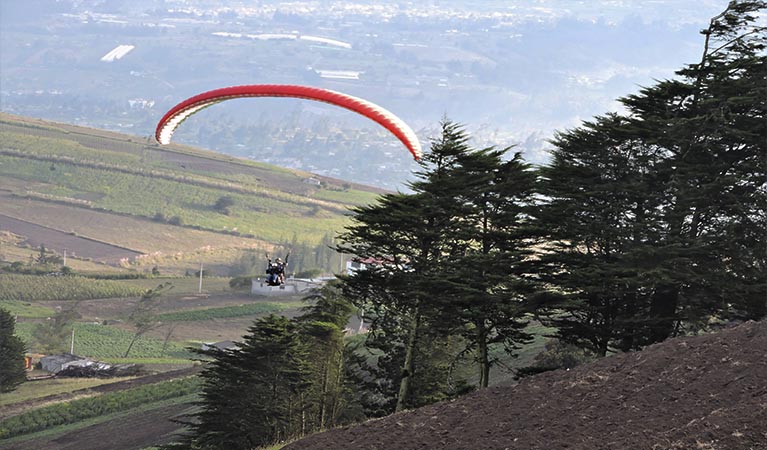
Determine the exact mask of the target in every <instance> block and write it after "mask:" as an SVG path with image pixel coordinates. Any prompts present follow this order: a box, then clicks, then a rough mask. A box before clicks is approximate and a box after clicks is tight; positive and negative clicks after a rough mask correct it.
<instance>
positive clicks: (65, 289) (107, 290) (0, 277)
mask: <svg viewBox="0 0 767 450" xmlns="http://www.w3.org/2000/svg"><path fill="white" fill-rule="evenodd" d="M0 286H2V290H0V300H8V301H14V300H17V301H33V300H88V299H97V298H114V297H137V296H140V295H141V293H142V291H141V290H140V289H137V288H135V287H133V286H131V285H128V284H125V283H124V282H122V281H113V280H94V279H90V278H84V277H79V276H66V277H47V276H36V275H19V274H10V273H0Z"/></svg>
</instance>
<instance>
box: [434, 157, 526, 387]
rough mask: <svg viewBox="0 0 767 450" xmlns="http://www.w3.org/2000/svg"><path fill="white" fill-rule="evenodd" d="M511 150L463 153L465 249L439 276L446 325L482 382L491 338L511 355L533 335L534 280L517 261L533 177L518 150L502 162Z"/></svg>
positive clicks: (522, 250) (520, 256)
mask: <svg viewBox="0 0 767 450" xmlns="http://www.w3.org/2000/svg"><path fill="white" fill-rule="evenodd" d="M507 152H508V149H504V150H495V149H483V150H478V151H473V152H471V153H467V154H466V155H463V156H462V157H461V164H460V166H459V167H457V168H456V170H455V174H454V177H456V178H457V179H459V180H462V182H461V184H462V185H463V189H462V191H461V193H460V195H459V196H458V197H457V198H456V199H455V201H456V202H457V203H458V204H459V205H461V206H462V208H463V212H462V219H461V220H460V222H459V225H460V227H461V229H460V234H459V236H460V240H461V241H462V248H463V250H462V254H461V255H458V256H456V257H454V258H453V259H452V260H450V261H447V262H446V268H445V269H444V275H442V278H441V279H438V280H437V281H438V283H439V284H441V285H442V287H441V289H442V290H443V292H444V293H445V297H446V300H447V301H446V302H444V303H443V305H442V306H441V307H440V309H439V312H440V322H441V323H442V326H443V327H444V326H446V327H447V328H448V329H450V328H451V326H455V328H452V329H450V332H451V333H454V332H457V333H458V334H459V335H460V336H462V337H463V338H464V342H465V344H466V348H465V350H464V351H465V352H466V351H470V352H472V353H473V354H474V355H475V357H474V359H475V361H476V362H477V365H478V368H479V386H480V387H487V386H488V383H489V377H490V368H491V366H492V365H493V364H494V363H495V362H496V360H495V359H493V358H491V357H490V348H491V345H493V344H503V345H504V346H505V347H506V349H507V350H508V351H509V352H510V353H511V352H513V350H514V349H515V348H516V346H517V344H519V343H522V342H524V341H525V340H526V339H527V338H528V337H529V336H527V334H525V333H524V332H523V331H522V329H523V328H524V326H525V325H526V323H527V322H526V317H527V312H528V311H527V309H526V305H525V298H526V296H527V295H528V294H529V293H530V290H531V289H532V283H531V282H530V281H527V280H526V279H525V278H523V276H522V275H523V274H522V267H521V265H520V263H521V262H522V261H524V260H525V259H526V258H527V257H529V254H530V251H529V249H528V246H529V241H528V238H529V236H528V235H527V232H526V230H527V228H526V226H525V222H526V217H527V214H526V211H525V209H526V207H528V206H529V204H530V203H531V198H532V195H533V189H534V186H535V175H534V173H533V172H532V171H531V170H530V166H529V165H528V164H526V163H524V162H523V161H522V158H521V155H520V154H516V155H514V157H513V158H512V159H511V160H509V161H506V162H504V161H503V157H504V155H505V154H506V153H507Z"/></svg>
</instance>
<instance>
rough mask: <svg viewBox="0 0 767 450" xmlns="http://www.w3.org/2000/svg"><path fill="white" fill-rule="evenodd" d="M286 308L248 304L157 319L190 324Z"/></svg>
mask: <svg viewBox="0 0 767 450" xmlns="http://www.w3.org/2000/svg"><path fill="white" fill-rule="evenodd" d="M286 307H288V306H285V305H282V304H277V303H248V304H245V305H238V306H224V307H221V308H208V309H195V310H191V311H178V312H170V313H165V314H160V315H159V316H157V319H158V320H160V321H162V322H191V321H197V320H210V319H226V318H229V317H241V316H254V315H256V314H270V313H276V312H278V311H280V310H282V309H285V308H286Z"/></svg>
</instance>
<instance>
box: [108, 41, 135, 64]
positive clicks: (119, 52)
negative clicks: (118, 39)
mask: <svg viewBox="0 0 767 450" xmlns="http://www.w3.org/2000/svg"><path fill="white" fill-rule="evenodd" d="M134 48H136V46H135V45H118V46H117V47H115V48H114V49H112V51H111V52H109V53H107V54H106V55H104V56H102V57H101V60H102V61H104V62H115V61H117V60H118V59H121V58H122V57H124V56H125V55H127V54H128V53H130V52H131V51H132V50H133V49H134Z"/></svg>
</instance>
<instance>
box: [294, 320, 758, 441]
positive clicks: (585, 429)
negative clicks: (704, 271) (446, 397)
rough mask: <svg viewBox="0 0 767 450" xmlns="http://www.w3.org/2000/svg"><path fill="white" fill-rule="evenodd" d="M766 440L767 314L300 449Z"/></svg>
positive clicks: (332, 435)
mask: <svg viewBox="0 0 767 450" xmlns="http://www.w3.org/2000/svg"><path fill="white" fill-rule="evenodd" d="M326 448H327V449H331V448H332V449H336V450H343V449H354V450H360V449H365V450H375V449H381V450H383V449H387V450H389V449H450V450H459V449H460V450H469V449H488V450H490V449H501V450H502V449H508V450H514V449H520V450H521V449H525V450H531V449H547V450H548V449H560V448H561V449H653V450H655V449H710V450H713V449H767V321H761V322H748V323H745V324H742V325H740V326H737V327H734V328H729V329H726V330H723V331H720V332H717V333H712V334H706V335H702V336H695V337H681V338H675V339H670V340H667V341H665V342H663V343H660V344H656V345H653V346H650V347H648V348H647V349H645V350H644V351H641V352H636V353H627V354H620V355H616V356H612V357H609V358H604V359H602V360H600V361H597V362H596V363H593V364H589V365H585V366H581V367H577V368H575V369H572V370H570V371H563V370H559V371H554V372H548V373H543V374H540V375H537V376H534V377H531V378H528V379H526V380H524V381H522V382H521V383H520V384H518V385H516V386H497V387H493V388H489V389H484V390H482V391H478V392H474V393H472V394H469V395H467V396H465V397H462V398H460V399H457V400H454V401H450V402H443V403H438V404H434V405H431V406H428V407H424V408H420V409H417V410H413V411H406V412H402V413H398V414H394V415H391V416H388V417H385V418H382V419H379V420H373V421H369V422H366V423H363V424H361V425H357V426H352V427H346V428H341V429H335V430H331V431H328V432H325V433H321V434H316V435H313V436H310V437H307V438H305V439H303V440H300V441H298V442H295V443H293V444H290V445H288V446H286V447H284V449H285V450H302V449H326Z"/></svg>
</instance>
